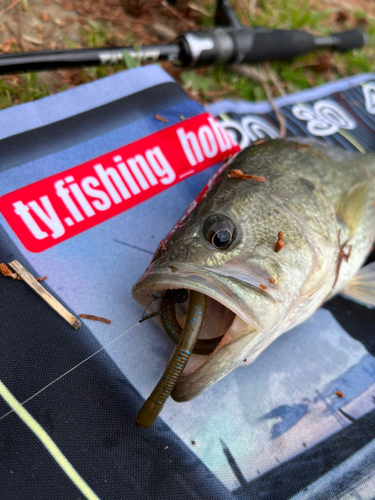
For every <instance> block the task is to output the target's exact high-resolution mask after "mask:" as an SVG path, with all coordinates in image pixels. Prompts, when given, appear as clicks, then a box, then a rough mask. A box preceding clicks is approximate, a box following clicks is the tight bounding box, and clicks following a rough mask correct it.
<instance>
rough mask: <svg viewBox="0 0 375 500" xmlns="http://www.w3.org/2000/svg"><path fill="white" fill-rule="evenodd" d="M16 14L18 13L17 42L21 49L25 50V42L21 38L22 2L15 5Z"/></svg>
mask: <svg viewBox="0 0 375 500" xmlns="http://www.w3.org/2000/svg"><path fill="white" fill-rule="evenodd" d="M17 15H18V40H19V41H18V43H19V46H20V47H21V49H22V50H23V51H24V52H25V51H26V47H25V42H24V40H23V23H22V4H21V3H19V4H18V5H17Z"/></svg>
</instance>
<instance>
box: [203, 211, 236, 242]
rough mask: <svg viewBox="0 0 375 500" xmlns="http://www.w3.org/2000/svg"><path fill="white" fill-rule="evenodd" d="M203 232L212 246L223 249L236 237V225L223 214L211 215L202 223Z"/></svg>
mask: <svg viewBox="0 0 375 500" xmlns="http://www.w3.org/2000/svg"><path fill="white" fill-rule="evenodd" d="M203 234H204V237H205V239H206V240H207V241H209V242H210V243H211V245H212V246H214V247H215V248H217V249H218V250H225V249H226V248H228V247H229V246H230V245H231V244H232V243H233V241H234V240H235V238H236V226H235V225H234V224H233V222H232V221H231V220H229V219H227V218H226V217H224V216H217V215H211V216H210V217H208V218H207V219H206V221H205V223H204V225H203Z"/></svg>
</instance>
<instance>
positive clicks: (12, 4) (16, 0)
mask: <svg viewBox="0 0 375 500" xmlns="http://www.w3.org/2000/svg"><path fill="white" fill-rule="evenodd" d="M20 1H21V0H15V2H13V3H11V4H10V5H8V7H6V8H5V9H3V10H0V16H2V15H3V14H5V12H8V10H10V9H11V8H12V7H14V6H15V5H17V4H18V3H20Z"/></svg>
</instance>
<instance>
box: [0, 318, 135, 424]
mask: <svg viewBox="0 0 375 500" xmlns="http://www.w3.org/2000/svg"><path fill="white" fill-rule="evenodd" d="M139 324H140V323H139V321H137V323H136V324H135V325H133V326H131V327H130V328H129V329H128V330H126V331H125V332H123V333H121V334H120V335H118V336H117V337H115V338H114V339H113V340H111V341H110V342H108V343H107V344H104V345H103V346H102V347H101V348H100V349H98V350H97V351H95V352H94V353H93V354H90V356H88V357H87V358H85V359H84V360H82V361H80V362H79V363H78V364H76V365H75V366H73V367H72V368H70V369H69V370H68V371H66V372H65V373H63V374H62V375H60V376H59V377H57V378H55V379H54V380H52V382H50V383H49V384H47V385H46V386H44V387H43V388H42V389H40V390H39V391H38V392H36V393H35V394H33V395H32V396H30V397H29V398H27V399H25V401H22V402H21V403H20V404H21V406H24V405H25V404H26V403H28V402H29V401H31V400H32V399H34V398H35V397H36V396H38V395H39V394H40V393H41V392H43V391H45V390H46V389H48V387H50V386H51V385H53V384H54V383H55V382H57V381H58V380H60V379H62V378H63V377H65V376H66V375H68V374H69V373H70V372H72V371H73V370H75V369H76V368H78V367H79V366H81V365H83V363H86V361H88V360H89V359H91V358H93V357H94V356H96V355H97V354H99V352H101V351H103V349H105V348H106V347H108V346H109V345H111V344H113V343H114V342H116V341H117V340H119V339H120V338H121V337H123V336H124V335H125V334H127V333H129V332H130V330H133V328H135V327H136V326H138V325H139ZM11 413H14V410H10V411H8V412H7V413H5V414H4V415H2V416H1V417H0V421H1V420H3V419H4V418H5V417H7V416H8V415H10V414H11Z"/></svg>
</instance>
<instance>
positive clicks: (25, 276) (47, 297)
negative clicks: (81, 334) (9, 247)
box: [8, 260, 81, 330]
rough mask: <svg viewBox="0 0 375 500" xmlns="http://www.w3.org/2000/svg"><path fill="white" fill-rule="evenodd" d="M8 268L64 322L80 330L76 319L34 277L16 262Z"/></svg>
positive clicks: (11, 263) (10, 263) (79, 324)
mask: <svg viewBox="0 0 375 500" xmlns="http://www.w3.org/2000/svg"><path fill="white" fill-rule="evenodd" d="M8 266H9V267H10V268H11V269H13V271H14V272H16V273H17V274H18V275H19V277H20V278H21V279H22V280H23V281H24V282H25V283H26V284H27V285H29V287H30V288H31V289H32V290H34V292H36V293H37V294H38V295H39V296H40V297H41V298H42V299H43V300H44V301H45V302H47V304H48V305H50V306H51V307H52V309H54V310H55V311H56V312H57V313H58V314H59V315H60V316H61V317H62V318H63V319H65V321H67V322H68V323H69V324H70V325H71V326H72V327H73V328H74V329H75V330H77V329H78V328H80V326H81V322H80V321H79V319H78V318H76V317H75V316H73V314H72V313H70V312H69V311H68V310H67V309H66V308H65V307H64V306H63V305H62V304H61V303H60V302H59V301H58V300H57V299H55V297H53V296H52V295H51V294H50V293H49V292H47V290H46V289H45V288H44V287H43V286H42V285H41V284H40V283H38V282H37V280H36V279H35V278H34V276H33V275H32V274H31V273H29V271H27V270H26V269H25V268H24V267H23V265H22V264H20V263H19V262H18V261H17V260H13V261H12V262H9V263H8Z"/></svg>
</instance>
